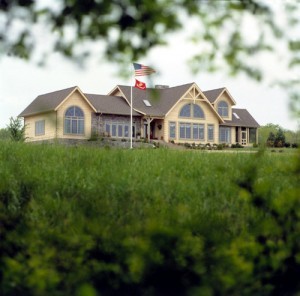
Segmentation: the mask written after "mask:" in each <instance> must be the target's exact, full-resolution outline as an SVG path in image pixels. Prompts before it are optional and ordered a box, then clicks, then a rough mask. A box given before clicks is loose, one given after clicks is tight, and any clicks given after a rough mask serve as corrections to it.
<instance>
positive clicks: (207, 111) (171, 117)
mask: <svg viewBox="0 0 300 296" xmlns="http://www.w3.org/2000/svg"><path fill="white" fill-rule="evenodd" d="M187 103H194V100H193V99H182V100H180V101H179V103H178V104H177V105H176V106H175V107H174V108H173V109H172V111H171V112H170V113H169V114H168V115H167V116H166V118H165V120H164V124H163V125H164V140H165V141H166V142H168V141H169V140H174V141H175V142H176V143H185V142H187V141H190V142H198V143H208V142H211V143H218V136H219V120H218V118H217V115H216V114H215V113H214V111H213V110H212V109H211V107H210V106H209V105H208V103H207V102H205V101H203V100H196V104H198V105H199V106H200V107H201V108H202V110H203V112H204V116H205V118H204V119H193V118H180V117H179V112H180V110H181V108H182V107H183V106H184V105H185V104H187ZM170 122H176V138H175V139H169V123H170ZM180 122H190V123H201V124H204V140H202V141H195V140H194V139H190V140H188V139H179V123H180ZM208 124H213V125H214V140H213V141H208V135H207V126H208Z"/></svg>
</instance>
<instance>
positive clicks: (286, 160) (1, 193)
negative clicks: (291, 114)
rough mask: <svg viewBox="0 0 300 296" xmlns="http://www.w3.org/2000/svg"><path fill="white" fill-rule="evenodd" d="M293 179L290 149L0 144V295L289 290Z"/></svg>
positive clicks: (294, 234) (294, 226) (294, 267)
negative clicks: (243, 150)
mask: <svg viewBox="0 0 300 296" xmlns="http://www.w3.org/2000/svg"><path fill="white" fill-rule="evenodd" d="M299 181H300V180H299V153H298V152H295V153H276V154H274V153H273V154H272V153H261V152H259V153H255V154H253V153H252V154H247V153H242V154H241V153H205V152H201V151H192V150H191V151H190V150H187V151H176V150H168V149H156V150H149V149H146V150H142V149H141V150H119V149H114V150H107V149H96V148H91V147H89V148H86V147H79V148H76V147H62V146H55V145H53V146H50V145H26V144H19V143H9V142H1V145H0V254H1V255H0V294H1V293H2V294H3V295H241V294H240V292H241V291H243V293H242V295H296V294H295V293H296V291H298V292H299V289H300V288H299V282H298V280H297V272H299V271H300V260H299V258H300V253H299V250H300V246H299V244H300V243H299V239H298V234H299V231H300V222H299V218H300V205H299V196H300V194H299V193H300V192H299ZM283 292H284V293H283ZM282 293H283V294H282Z"/></svg>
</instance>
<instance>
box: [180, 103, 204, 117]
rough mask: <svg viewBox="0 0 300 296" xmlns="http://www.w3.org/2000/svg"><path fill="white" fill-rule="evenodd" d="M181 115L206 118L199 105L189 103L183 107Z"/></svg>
mask: <svg viewBox="0 0 300 296" xmlns="http://www.w3.org/2000/svg"><path fill="white" fill-rule="evenodd" d="M179 117H186V118H201V119H204V112H203V110H202V108H201V107H200V106H199V105H197V104H191V103H189V104H186V105H184V106H183V107H182V108H181V110H180V112H179Z"/></svg>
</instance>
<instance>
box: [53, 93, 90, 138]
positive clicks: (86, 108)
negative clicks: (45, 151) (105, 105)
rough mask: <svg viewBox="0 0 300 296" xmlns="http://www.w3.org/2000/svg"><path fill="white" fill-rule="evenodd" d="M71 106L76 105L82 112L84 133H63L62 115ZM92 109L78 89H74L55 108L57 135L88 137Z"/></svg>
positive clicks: (59, 136) (61, 136) (60, 136)
mask: <svg viewBox="0 0 300 296" xmlns="http://www.w3.org/2000/svg"><path fill="white" fill-rule="evenodd" d="M71 106H78V107H79V108H81V109H82V111H83V113H84V135H73V134H71V135H70V134H68V135H65V134H64V115H65V112H66V111H67V109H68V108H69V107H71ZM91 128H92V109H91V107H90V105H89V104H88V103H87V102H86V101H85V99H84V98H83V97H82V96H81V94H80V93H79V92H78V91H75V92H74V93H73V94H72V95H71V96H70V97H69V98H68V99H67V100H66V101H65V102H64V103H63V104H62V105H61V106H60V107H59V109H58V110H57V137H58V138H68V139H70V138H71V139H88V138H90V137H91Z"/></svg>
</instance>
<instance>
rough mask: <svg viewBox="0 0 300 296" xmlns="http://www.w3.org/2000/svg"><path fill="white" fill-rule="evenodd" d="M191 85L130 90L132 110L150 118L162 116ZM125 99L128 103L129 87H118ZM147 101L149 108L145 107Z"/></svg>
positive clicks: (134, 88)
mask: <svg viewBox="0 0 300 296" xmlns="http://www.w3.org/2000/svg"><path fill="white" fill-rule="evenodd" d="M192 85H193V83H189V84H184V85H180V86H175V87H168V88H147V89H146V90H140V89H138V88H136V87H133V88H132V98H133V100H132V103H133V108H134V109H136V110H138V111H140V112H142V113H145V114H147V115H151V116H164V115H165V114H166V113H167V112H168V111H169V110H170V109H171V107H173V106H174V104H175V103H176V102H177V101H178V100H179V99H180V98H181V97H182V96H183V95H184V94H185V93H186V92H187V91H188V89H189V88H190V87H191V86H192ZM118 87H119V89H120V90H121V91H122V93H123V94H124V96H125V97H126V99H127V100H128V101H129V102H130V86H125V85H118ZM143 100H148V101H149V102H150V104H151V106H146V105H145V103H144V101H143Z"/></svg>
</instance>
